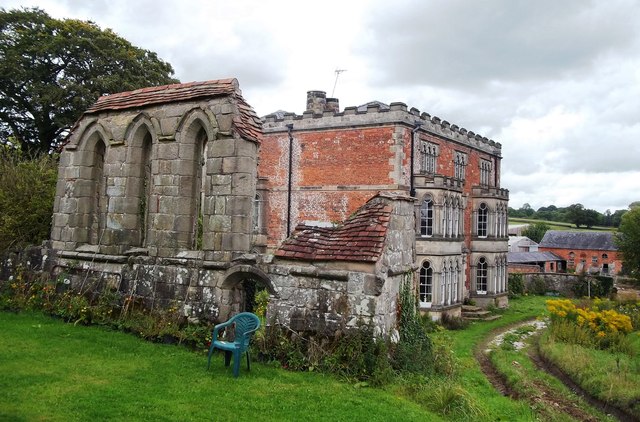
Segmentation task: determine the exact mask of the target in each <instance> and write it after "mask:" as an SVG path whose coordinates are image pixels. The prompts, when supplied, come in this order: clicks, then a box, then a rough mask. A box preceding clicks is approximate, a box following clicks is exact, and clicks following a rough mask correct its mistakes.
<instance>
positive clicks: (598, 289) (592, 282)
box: [572, 275, 613, 297]
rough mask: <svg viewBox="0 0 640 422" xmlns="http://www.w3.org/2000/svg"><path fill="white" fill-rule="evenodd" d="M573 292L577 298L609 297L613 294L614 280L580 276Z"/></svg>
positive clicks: (603, 277) (602, 277)
mask: <svg viewBox="0 0 640 422" xmlns="http://www.w3.org/2000/svg"><path fill="white" fill-rule="evenodd" d="M572 290H573V293H574V294H575V295H576V296H577V297H587V296H589V297H607V296H609V295H610V294H611V293H612V292H613V278H612V277H605V276H595V277H586V276H584V275H580V276H578V282H577V283H576V284H574V285H573V288H572Z"/></svg>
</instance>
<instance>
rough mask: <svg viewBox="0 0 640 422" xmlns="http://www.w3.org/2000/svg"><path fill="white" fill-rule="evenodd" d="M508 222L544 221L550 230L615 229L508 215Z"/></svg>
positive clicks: (612, 228)
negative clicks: (578, 225)
mask: <svg viewBox="0 0 640 422" xmlns="http://www.w3.org/2000/svg"><path fill="white" fill-rule="evenodd" d="M509 223H510V224H536V223H545V224H547V225H548V226H549V227H550V229H551V230H564V231H616V228H615V227H602V226H593V227H591V228H587V227H586V226H580V228H577V227H576V225H575V224H573V223H563V222H561V221H550V220H536V219H533V218H522V217H509Z"/></svg>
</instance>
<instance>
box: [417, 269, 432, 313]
mask: <svg viewBox="0 0 640 422" xmlns="http://www.w3.org/2000/svg"><path fill="white" fill-rule="evenodd" d="M418 284H419V285H418V289H419V296H420V304H421V305H422V306H431V303H432V300H433V268H431V263H430V262H429V261H424V262H423V263H422V266H421V267H420V280H419V283H418Z"/></svg>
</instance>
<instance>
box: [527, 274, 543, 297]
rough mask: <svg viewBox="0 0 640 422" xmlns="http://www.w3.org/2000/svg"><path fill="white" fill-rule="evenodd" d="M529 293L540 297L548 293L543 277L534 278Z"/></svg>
mask: <svg viewBox="0 0 640 422" xmlns="http://www.w3.org/2000/svg"><path fill="white" fill-rule="evenodd" d="M528 290H529V292H530V293H532V294H534V295H538V296H544V295H545V294H546V293H547V283H546V282H545V281H544V278H543V277H540V276H538V275H537V276H534V277H533V279H532V280H531V283H530V284H529V289H528Z"/></svg>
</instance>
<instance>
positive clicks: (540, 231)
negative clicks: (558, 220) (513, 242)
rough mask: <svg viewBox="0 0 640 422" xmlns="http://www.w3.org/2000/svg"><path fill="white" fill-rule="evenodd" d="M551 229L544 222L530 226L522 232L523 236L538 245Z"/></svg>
mask: <svg viewBox="0 0 640 422" xmlns="http://www.w3.org/2000/svg"><path fill="white" fill-rule="evenodd" d="M550 229H551V227H550V226H549V225H548V224H546V223H543V222H539V223H536V224H533V225H529V226H528V227H527V228H526V229H524V230H522V235H523V236H526V237H528V238H529V239H531V240H533V241H534V242H536V243H540V241H541V240H542V238H543V237H544V234H545V233H546V232H547V231H549V230H550Z"/></svg>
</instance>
